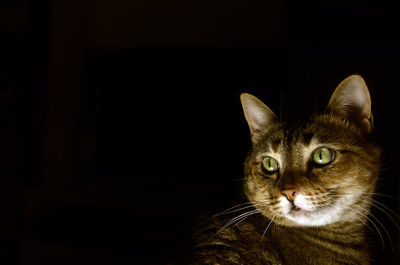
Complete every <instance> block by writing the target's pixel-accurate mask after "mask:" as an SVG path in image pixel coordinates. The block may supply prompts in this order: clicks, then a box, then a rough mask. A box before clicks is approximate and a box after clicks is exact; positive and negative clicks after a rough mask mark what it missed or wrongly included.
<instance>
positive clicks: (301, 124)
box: [187, 75, 381, 265]
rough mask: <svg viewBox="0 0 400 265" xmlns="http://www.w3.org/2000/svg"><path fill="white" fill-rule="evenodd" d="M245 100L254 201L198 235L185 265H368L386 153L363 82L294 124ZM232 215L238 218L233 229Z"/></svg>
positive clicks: (356, 80) (247, 177)
mask: <svg viewBox="0 0 400 265" xmlns="http://www.w3.org/2000/svg"><path fill="white" fill-rule="evenodd" d="M241 102H242V107H243V111H244V116H245V119H246V121H247V123H248V125H249V128H250V135H251V141H252V147H251V150H250V152H249V154H248V156H247V158H246V160H245V163H244V183H243V188H244V194H245V196H246V197H247V199H248V202H247V203H244V204H242V205H238V206H236V207H233V208H231V209H229V210H227V211H225V212H223V213H222V214H220V215H218V216H215V217H214V218H213V219H211V220H208V223H207V225H204V226H202V227H201V228H199V229H198V230H197V232H196V233H195V237H194V238H195V247H194V250H195V255H194V257H193V258H192V259H191V261H190V262H188V263H187V264H189V263H190V264H213V265H214V264H220V265H224V264H254V265H257V264H263V265H265V264H273V265H278V264H288V265H291V264H302V265H305V264H358V265H360V264H370V256H369V254H368V246H367V243H366V240H365V228H366V226H368V223H367V221H368V217H367V215H368V213H369V211H370V205H371V200H372V195H373V193H374V190H375V184H376V182H377V179H378V174H379V167H380V156H381V148H380V146H379V144H378V143H377V142H376V141H375V140H374V137H373V115H372V112H371V99H370V94H369V91H368V88H367V85H366V83H365V81H364V79H363V78H362V77H361V76H359V75H352V76H349V77H348V78H346V79H345V80H343V81H342V82H341V83H340V84H339V85H338V86H337V88H336V89H335V91H334V92H333V94H332V96H331V99H330V100H329V103H328V105H327V108H326V109H325V111H324V112H322V113H319V114H318V113H316V114H313V115H312V116H311V117H309V118H307V119H306V120H302V121H297V122H296V123H295V124H285V123H283V122H281V121H279V119H278V118H277V116H276V115H275V114H274V113H273V111H272V110H271V109H269V108H268V107H267V106H266V105H265V104H264V103H263V102H261V101H260V100H259V99H258V98H256V97H255V96H253V95H250V94H247V93H243V94H242V95H241ZM243 211H244V212H243ZM227 213H232V214H233V213H234V214H237V216H236V217H235V218H233V219H231V221H230V222H228V223H227V222H226V220H224V218H221V216H224V214H227Z"/></svg>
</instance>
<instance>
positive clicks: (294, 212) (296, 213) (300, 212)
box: [288, 205, 314, 217]
mask: <svg viewBox="0 0 400 265" xmlns="http://www.w3.org/2000/svg"><path fill="white" fill-rule="evenodd" d="M313 212H314V211H309V210H305V209H303V208H300V207H298V206H296V205H292V208H291V209H290V211H289V212H288V215H290V216H292V217H302V216H307V215H309V214H311V213H313Z"/></svg>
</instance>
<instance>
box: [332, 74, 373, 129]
mask: <svg viewBox="0 0 400 265" xmlns="http://www.w3.org/2000/svg"><path fill="white" fill-rule="evenodd" d="M327 109H328V111H330V112H332V113H334V114H336V115H339V116H342V117H344V118H346V119H349V120H350V121H352V122H355V123H356V124H357V125H359V126H360V127H361V128H362V129H363V130H364V131H365V132H367V133H370V132H371V131H372V128H373V115H372V111H371V97H370V94H369V91H368V87H367V84H366V83H365V81H364V79H363V78H362V77H361V76H359V75H351V76H349V77H347V78H346V79H344V80H343V81H342V82H341V83H340V84H339V85H338V86H337V88H336V89H335V91H334V92H333V94H332V97H331V99H330V100H329V103H328V107H327Z"/></svg>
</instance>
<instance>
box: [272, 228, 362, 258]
mask: <svg viewBox="0 0 400 265" xmlns="http://www.w3.org/2000/svg"><path fill="white" fill-rule="evenodd" d="M271 234H272V237H273V238H275V239H276V242H277V243H278V244H279V245H280V249H281V252H282V255H283V256H284V257H285V258H287V259H288V260H287V264H301V263H299V262H300V261H299V260H297V261H296V260H294V261H293V260H292V261H290V259H292V257H298V258H303V257H304V255H300V254H301V252H302V251H304V250H305V249H306V251H307V252H310V254H311V253H314V254H313V255H312V256H314V257H316V256H318V257H320V258H321V261H320V263H318V264H325V261H326V260H328V261H329V262H332V263H329V262H328V263H326V264H336V263H335V262H334V260H335V259H337V258H338V257H340V259H341V260H340V262H343V261H344V262H345V263H346V264H364V263H363V262H364V261H366V260H368V251H367V246H366V244H365V240H364V239H365V225H364V224H362V223H355V222H347V223H336V224H333V225H327V226H321V227H284V226H275V227H274V228H273V229H272V231H271ZM299 246H304V247H306V248H303V247H300V248H299ZM303 254H304V253H303ZM307 256H308V255H306V256H305V257H307ZM340 262H339V261H337V263H340ZM304 264H307V261H306V260H305V261H304Z"/></svg>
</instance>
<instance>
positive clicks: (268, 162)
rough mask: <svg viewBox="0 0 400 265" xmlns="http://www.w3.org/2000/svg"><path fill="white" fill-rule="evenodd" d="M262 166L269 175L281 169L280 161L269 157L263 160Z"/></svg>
mask: <svg viewBox="0 0 400 265" xmlns="http://www.w3.org/2000/svg"><path fill="white" fill-rule="evenodd" d="M262 166H263V169H264V170H265V171H267V173H274V172H275V171H277V170H278V169H279V164H278V161H276V160H275V159H273V158H272V157H269V156H267V157H266V158H264V159H263V161H262Z"/></svg>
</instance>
